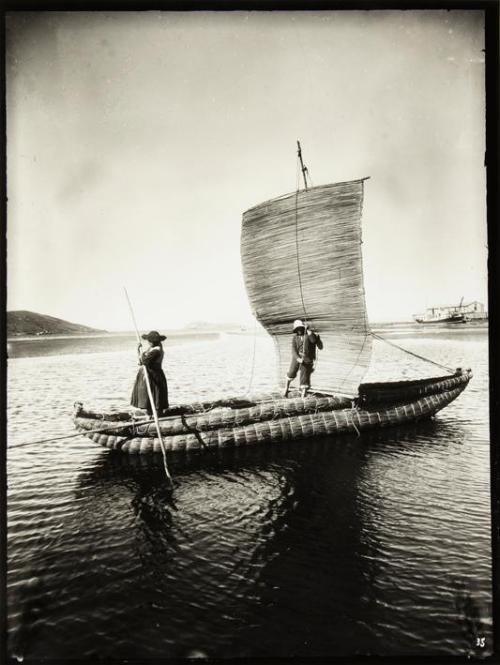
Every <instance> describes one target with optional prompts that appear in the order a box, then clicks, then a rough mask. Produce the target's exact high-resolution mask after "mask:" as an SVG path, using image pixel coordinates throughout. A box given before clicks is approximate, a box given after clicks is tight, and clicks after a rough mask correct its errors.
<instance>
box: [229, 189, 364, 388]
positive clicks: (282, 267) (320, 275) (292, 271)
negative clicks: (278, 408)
mask: <svg viewBox="0 0 500 665" xmlns="http://www.w3.org/2000/svg"><path fill="white" fill-rule="evenodd" d="M362 202H363V180H354V181H351V182H344V183H337V184H332V185H324V186H321V187H313V188H311V189H309V190H301V191H298V192H294V193H293V194H287V195H286V196H282V197H280V198H277V199H273V200H271V201H267V202H266V203H262V204H260V205H258V206H255V207H254V208H251V209H250V210H247V211H246V212H245V213H244V214H243V223H242V231H241V259H242V265H243V274H244V278H245V286H246V289H247V294H248V298H249V300H250V304H251V306H252V309H253V311H254V313H255V316H256V317H257V319H258V320H259V321H260V322H261V323H262V325H263V326H264V327H265V329H266V330H267V331H268V332H269V333H270V334H271V335H272V336H273V337H274V340H275V344H276V352H277V356H278V372H279V378H278V381H279V384H280V385H283V384H284V380H285V375H286V373H287V370H288V367H289V364H290V359H291V337H292V324H293V321H294V320H295V319H297V318H302V319H306V320H307V322H308V323H309V324H310V325H311V327H312V328H313V329H314V330H316V331H317V332H319V334H320V335H321V339H322V340H323V345H324V348H323V350H322V351H319V353H318V361H317V365H316V369H315V372H314V374H313V377H312V383H313V386H314V388H315V389H317V390H319V391H321V392H326V393H340V394H347V395H355V394H356V393H357V389H358V385H359V383H360V381H361V379H362V377H363V376H364V374H365V372H366V369H367V368H368V365H369V363H370V359H371V345H372V341H371V336H370V335H369V325H368V319H367V315H366V306H365V294H364V286H363V266H362V256H361V212H362Z"/></svg>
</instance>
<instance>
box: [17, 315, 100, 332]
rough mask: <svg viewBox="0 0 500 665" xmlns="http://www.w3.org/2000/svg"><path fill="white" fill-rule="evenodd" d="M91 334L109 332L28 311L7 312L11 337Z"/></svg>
mask: <svg viewBox="0 0 500 665" xmlns="http://www.w3.org/2000/svg"><path fill="white" fill-rule="evenodd" d="M90 332H107V331H106V330H99V329H97V328H91V327H90V326H83V325H81V324H79V323H71V322H70V321H65V320H64V319H57V318H56V317H55V316H48V315H47V314H38V313H37V312H29V311H27V310H14V311H11V312H7V336H10V337H14V336H19V335H68V334H71V333H90Z"/></svg>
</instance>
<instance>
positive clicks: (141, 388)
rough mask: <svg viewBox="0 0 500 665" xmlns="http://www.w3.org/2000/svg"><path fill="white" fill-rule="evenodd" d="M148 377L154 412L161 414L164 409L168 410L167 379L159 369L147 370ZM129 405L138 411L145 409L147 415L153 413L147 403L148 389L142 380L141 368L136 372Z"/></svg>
mask: <svg viewBox="0 0 500 665" xmlns="http://www.w3.org/2000/svg"><path fill="white" fill-rule="evenodd" d="M148 376H149V383H150V385H151V393H152V395H153V402H154V405H155V408H156V411H157V412H158V413H161V412H162V411H164V410H165V409H168V387H167V379H166V377H165V374H164V373H163V370H161V369H159V370H157V369H155V370H152V369H148ZM130 404H131V405H132V406H135V407H136V408H138V409H146V411H147V412H148V413H149V414H151V413H152V412H153V410H152V408H151V404H150V402H149V396H148V389H147V386H146V379H145V378H144V369H143V367H140V368H139V371H138V372H137V376H136V378H135V383H134V387H133V388H132V396H131V398H130Z"/></svg>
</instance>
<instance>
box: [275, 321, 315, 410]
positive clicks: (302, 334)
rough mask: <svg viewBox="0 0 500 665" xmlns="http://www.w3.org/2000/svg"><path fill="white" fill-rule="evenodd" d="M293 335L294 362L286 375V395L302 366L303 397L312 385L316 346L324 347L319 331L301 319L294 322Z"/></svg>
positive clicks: (300, 378) (285, 395)
mask: <svg viewBox="0 0 500 665" xmlns="http://www.w3.org/2000/svg"><path fill="white" fill-rule="evenodd" d="M293 332H294V333H295V334H294V336H293V337H292V362H291V363H290V369H289V370H288V374H287V377H286V388H285V393H284V397H288V390H289V389H290V384H291V382H292V381H293V379H294V378H295V377H296V376H297V372H298V370H299V368H300V375H299V380H300V393H301V397H305V396H306V395H307V392H308V390H309V389H310V387H311V374H312V373H313V372H314V361H315V360H316V347H318V349H322V348H323V342H322V341H321V338H320V336H319V335H318V334H317V333H314V332H313V331H312V330H311V329H310V328H309V326H307V325H305V324H304V322H303V321H301V320H300V319H296V320H295V321H294V322H293Z"/></svg>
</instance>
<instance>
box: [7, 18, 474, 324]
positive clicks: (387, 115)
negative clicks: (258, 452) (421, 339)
mask: <svg viewBox="0 0 500 665" xmlns="http://www.w3.org/2000/svg"><path fill="white" fill-rule="evenodd" d="M483 49H484V14H483V12H482V11H480V10H465V11H462V10H460V11H441V10H429V11H427V10H425V11H423V10H422V11H421V10H414V11H409V10H406V11H402V10H394V11H392V10H391V11H315V12H289V11H279V12H258V11H254V12H109V13H108V12H88V13H86V12H35V13H23V12H12V13H9V14H7V56H6V68H7V97H6V105H7V194H8V208H7V215H8V219H7V260H8V263H7V267H8V273H7V277H8V284H7V297H8V310H18V309H27V310H32V311H35V312H39V313H42V314H48V315H51V316H56V317H59V318H63V319H67V320H69V321H74V322H77V323H81V324H84V325H90V326H94V327H98V328H105V329H108V330H126V329H130V328H131V327H132V326H131V320H130V313H129V310H128V306H127V302H126V299H125V297H124V292H123V287H126V288H127V290H128V292H129V295H130V298H131V300H132V302H133V305H134V309H135V312H136V318H137V321H138V324H139V327H140V328H141V329H150V328H154V329H169V328H170V329H172V328H176V327H181V326H183V325H186V324H189V323H190V322H193V321H211V322H239V323H242V324H249V323H251V322H252V320H253V319H252V314H251V310H250V307H249V305H248V301H247V298H246V293H245V288H244V282H243V275H242V272H241V264H240V249H239V242H240V226H241V215H242V213H243V212H244V211H245V210H246V209H248V208H250V207H252V206H253V205H256V204H258V203H260V202H262V201H265V200H267V199H269V198H273V197H275V196H280V195H281V194H285V193H288V192H291V191H294V190H295V188H296V185H297V160H296V141H297V139H299V140H300V141H301V144H302V149H303V156H304V160H305V163H306V164H307V166H308V168H309V172H310V175H311V178H312V182H313V184H314V185H321V184H326V183H331V182H338V181H345V180H350V179H357V178H362V177H365V176H370V180H368V181H367V182H366V184H365V185H366V186H365V199H364V206H363V257H364V274H365V289H366V301H367V309H368V315H369V318H370V320H371V321H374V322H375V321H388V320H410V319H411V316H412V314H415V313H418V312H421V311H423V310H424V309H425V308H426V307H427V306H432V305H440V304H455V303H456V304H458V303H459V302H460V299H461V298H462V296H463V297H464V299H465V301H469V300H479V301H481V302H483V303H485V304H486V303H487V246H486V242H487V239H486V235H487V228H486V202H485V197H486V188H485V170H484V152H485V124H484V113H485V110H484V109H485V93H484V52H483Z"/></svg>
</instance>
